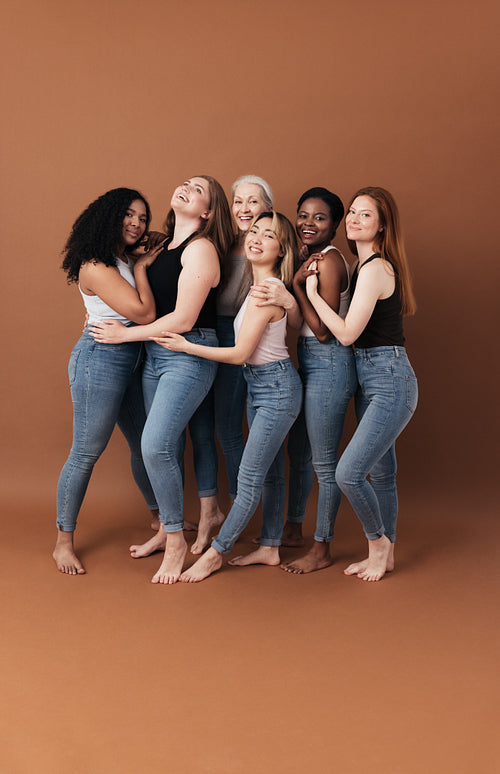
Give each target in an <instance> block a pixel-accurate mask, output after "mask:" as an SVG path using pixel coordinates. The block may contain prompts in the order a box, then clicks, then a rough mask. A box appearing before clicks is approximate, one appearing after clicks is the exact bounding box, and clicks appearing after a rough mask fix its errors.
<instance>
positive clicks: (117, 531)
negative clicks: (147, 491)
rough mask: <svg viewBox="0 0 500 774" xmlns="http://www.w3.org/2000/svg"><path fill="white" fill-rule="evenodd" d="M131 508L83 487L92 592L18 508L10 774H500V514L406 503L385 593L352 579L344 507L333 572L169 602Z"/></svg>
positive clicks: (10, 639) (406, 499)
mask: <svg viewBox="0 0 500 774" xmlns="http://www.w3.org/2000/svg"><path fill="white" fill-rule="evenodd" d="M127 486H128V485H127ZM135 498H136V495H135V493H134V492H133V490H132V489H128V488H125V491H123V492H119V493H118V492H116V490H115V491H114V492H112V491H109V492H107V493H106V492H103V491H102V490H101V491H100V492H97V491H95V490H94V491H93V492H91V491H90V490H89V495H88V498H87V502H86V504H85V506H84V510H83V511H82V516H81V521H80V527H79V532H78V547H79V550H80V552H81V557H82V559H83V560H84V562H85V564H86V567H87V571H88V574H87V575H86V576H81V577H69V576H63V575H60V574H59V573H58V572H57V571H56V570H55V567H54V566H53V564H52V561H51V559H50V553H51V550H52V543H53V540H54V534H55V530H54V526H53V514H52V508H51V505H50V506H49V504H47V505H46V506H41V507H40V506H38V507H37V508H36V510H35V509H30V513H31V516H30V518H29V524H28V528H27V529H26V528H25V530H24V532H25V534H23V537H22V542H20V540H19V524H20V523H21V522H22V520H23V518H24V517H25V516H24V514H23V512H22V509H21V508H20V507H19V506H16V505H15V504H13V503H10V504H9V503H7V507H6V513H8V514H9V516H8V518H5V517H4V522H5V524H4V542H3V547H4V553H3V557H2V564H3V568H2V569H3V572H2V580H1V588H2V596H3V599H4V601H3V610H4V617H3V621H4V627H3V634H2V638H1V651H2V672H3V677H2V697H3V701H2V711H1V722H2V726H3V734H2V737H3V742H2V745H1V746H0V770H1V771H2V772H6V774H28V773H29V774H31V773H32V772H33V773H36V774H49V773H50V774H59V773H61V774H62V772H71V773H72V774H80V773H82V774H87V773H88V774H105V773H106V774H109V772H120V774H135V773H136V772H137V774H139V773H141V774H142V772H150V773H151V774H156V772H169V773H173V774H177V772H179V774H183V773H184V772H186V771H190V772H193V774H211V773H212V772H213V773H214V774H250V773H252V774H256V772H258V774H267V773H268V772H273V773H275V774H295V773H296V772H297V774H298V773H299V772H300V773H301V774H302V773H303V772H305V771H332V772H339V774H360V773H361V772H365V771H366V772H370V774H424V773H425V774H434V773H436V774H437V772H439V773H440V774H442V773H443V772H444V773H445V774H447V773H448V772H450V774H451V772H453V774H471V773H472V772H474V773H476V772H477V773H479V774H489V772H492V773H493V772H494V771H495V772H497V771H498V768H496V766H498V755H499V754H500V745H499V734H498V724H499V719H500V718H499V710H498V691H497V688H498V682H497V673H498V672H497V670H498V653H499V649H498V645H499V642H498V630H499V625H498V590H499V578H500V573H499V562H498V554H497V555H496V556H495V547H496V545H497V542H498V532H499V526H498V520H497V514H496V512H495V511H496V509H495V508H494V507H493V505H494V504H493V503H488V502H487V501H482V499H481V495H480V494H478V493H475V492H468V493H467V492H465V493H464V492H462V493H460V494H457V495H456V497H455V499H451V497H450V494H449V492H438V493H435V494H431V493H427V494H426V497H425V498H424V497H423V495H422V494H420V495H416V494H415V492H412V491H410V490H408V489H406V490H403V491H401V498H400V499H401V516H400V533H399V542H398V549H397V555H396V562H397V564H396V571H395V572H394V573H391V574H390V575H388V576H386V577H385V578H384V579H383V580H382V581H381V582H379V583H374V584H369V583H365V582H363V581H360V580H358V579H357V578H348V577H346V576H344V575H343V573H342V570H343V568H344V566H345V565H346V564H347V563H348V562H349V561H351V560H352V559H353V558H358V557H360V556H361V555H362V554H363V549H364V543H363V539H362V535H361V531H360V528H359V526H358V524H357V521H356V519H355V517H354V515H353V514H352V512H351V511H350V508H349V506H348V505H346V504H343V505H342V509H341V512H340V514H339V518H338V522H337V530H336V547H335V552H334V553H335V563H334V565H333V566H332V567H330V568H328V569H327V570H323V571H321V572H316V573H313V574H310V575H307V576H300V577H297V576H291V575H288V574H286V573H284V572H282V571H281V570H280V569H279V568H270V567H247V568H236V567H224V568H223V570H222V571H220V572H219V573H217V574H216V575H214V576H213V577H211V578H209V579H208V580H206V581H204V582H203V583H201V584H196V585H188V584H181V583H179V584H176V585H175V586H171V587H164V586H156V585H152V584H151V583H150V582H149V581H150V578H151V576H152V575H153V573H154V571H155V570H156V569H157V567H158V566H159V555H155V556H152V557H149V558H146V559H141V560H132V559H130V558H129V557H128V551H127V546H128V545H129V544H130V543H133V542H137V541H140V540H142V539H144V538H145V537H147V536H148V535H149V529H148V523H147V514H146V513H144V512H142V510H141V504H140V502H139V500H138V499H135ZM187 501H188V507H189V508H191V509H192V508H196V501H195V499H193V497H192V496H190V495H189V494H188V495H187ZM314 508H315V497H314V496H313V497H312V498H311V502H310V505H309V509H308V516H307V520H306V529H305V531H306V534H307V536H308V538H307V541H308V543H309V542H310V540H311V537H310V536H311V534H312V528H313V519H314ZM254 518H255V517H254ZM257 532H258V520H257V521H253V522H252V523H251V524H250V525H249V528H248V530H247V532H246V533H245V535H244V539H243V540H242V541H241V542H240V543H239V544H238V545H237V550H238V551H240V550H241V549H242V548H243V549H245V548H249V539H250V537H251V536H252V535H254V534H256V533H257ZM296 555H297V550H296V549H285V550H283V554H282V556H283V558H284V559H286V558H288V557H293V556H296Z"/></svg>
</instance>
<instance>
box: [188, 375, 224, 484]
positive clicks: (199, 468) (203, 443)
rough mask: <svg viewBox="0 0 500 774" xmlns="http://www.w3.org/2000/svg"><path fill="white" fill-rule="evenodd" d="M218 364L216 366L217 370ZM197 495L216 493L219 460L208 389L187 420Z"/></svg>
mask: <svg viewBox="0 0 500 774" xmlns="http://www.w3.org/2000/svg"><path fill="white" fill-rule="evenodd" d="M219 368H220V365H219V366H218V368H217V371H219ZM189 435H190V436H191V443H192V445H193V462H194V473H195V476H196V483H197V485H198V497H212V496H213V495H216V494H217V472H218V468H219V461H218V456H217V447H216V445H215V420H214V393H213V389H211V390H210V392H209V393H208V395H207V396H206V397H205V398H204V399H203V401H202V402H201V403H200V405H199V406H198V408H197V409H196V411H195V412H194V414H193V416H192V417H191V419H190V420H189Z"/></svg>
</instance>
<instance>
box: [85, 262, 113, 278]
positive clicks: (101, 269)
mask: <svg viewBox="0 0 500 774" xmlns="http://www.w3.org/2000/svg"><path fill="white" fill-rule="evenodd" d="M111 272H112V273H113V274H118V268H117V266H106V264H105V263H102V262H101V261H86V262H85V263H82V265H81V267H80V276H81V277H104V276H108V277H109V276H110V273H111Z"/></svg>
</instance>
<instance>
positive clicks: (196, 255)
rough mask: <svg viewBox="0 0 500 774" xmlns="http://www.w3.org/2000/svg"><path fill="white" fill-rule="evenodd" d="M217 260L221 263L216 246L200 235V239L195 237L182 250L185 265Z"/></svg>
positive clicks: (182, 259)
mask: <svg viewBox="0 0 500 774" xmlns="http://www.w3.org/2000/svg"><path fill="white" fill-rule="evenodd" d="M207 260H209V261H216V262H217V264H218V263H219V257H218V255H217V250H216V249H215V246H214V245H213V244H212V242H211V241H210V240H209V239H206V238H205V237H200V238H199V239H193V241H192V242H189V244H188V245H186V247H185V248H184V250H183V252H182V258H181V262H182V265H183V266H185V265H186V263H198V262H203V261H207Z"/></svg>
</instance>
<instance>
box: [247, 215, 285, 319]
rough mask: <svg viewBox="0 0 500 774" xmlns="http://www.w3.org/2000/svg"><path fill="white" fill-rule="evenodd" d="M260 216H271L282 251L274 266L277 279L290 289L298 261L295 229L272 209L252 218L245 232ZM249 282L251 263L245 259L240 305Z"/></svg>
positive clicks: (248, 287)
mask: <svg viewBox="0 0 500 774" xmlns="http://www.w3.org/2000/svg"><path fill="white" fill-rule="evenodd" d="M262 218H271V221H272V223H271V229H272V231H274V233H275V234H276V238H277V240H278V242H279V246H280V249H281V252H282V253H283V255H280V256H278V258H277V260H276V267H275V268H276V271H277V274H278V276H279V279H280V280H281V281H282V283H283V284H284V285H285V287H286V288H288V289H290V288H291V286H292V281H293V275H294V274H295V271H296V270H297V268H298V266H299V263H300V260H299V243H298V239H297V234H296V233H295V229H294V227H293V226H292V224H291V223H290V221H289V220H288V218H287V217H286V216H285V215H283V214H282V213H281V212H276V211H274V210H272V211H270V212H261V213H260V215H257V217H256V218H255V219H254V220H253V222H252V225H251V226H250V228H249V229H248V231H247V234H248V233H250V230H251V228H252V226H253V225H254V223H258V221H259V220H262ZM251 284H252V264H251V263H250V261H248V260H246V261H245V272H244V274H243V279H242V281H241V285H240V290H239V293H238V304H239V305H241V304H242V303H243V301H244V300H245V297H246V295H247V293H248V291H249V289H250V285H251Z"/></svg>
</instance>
